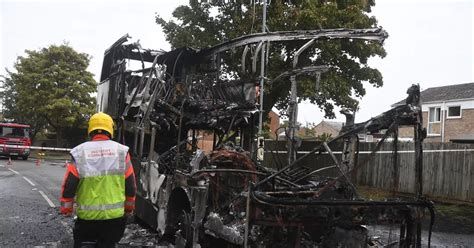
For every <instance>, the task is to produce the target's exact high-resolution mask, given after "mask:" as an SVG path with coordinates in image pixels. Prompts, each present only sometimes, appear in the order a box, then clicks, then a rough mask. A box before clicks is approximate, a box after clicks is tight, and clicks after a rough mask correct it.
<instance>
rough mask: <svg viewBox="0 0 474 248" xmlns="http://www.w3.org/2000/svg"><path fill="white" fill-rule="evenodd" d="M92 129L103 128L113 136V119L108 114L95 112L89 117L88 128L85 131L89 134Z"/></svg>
mask: <svg viewBox="0 0 474 248" xmlns="http://www.w3.org/2000/svg"><path fill="white" fill-rule="evenodd" d="M94 130H104V131H107V132H108V133H110V136H111V137H114V120H112V117H110V115H108V114H105V113H102V112H99V113H95V114H94V115H93V116H91V118H90V119H89V128H88V129H87V133H88V134H89V135H90V134H91V132H92V131H94Z"/></svg>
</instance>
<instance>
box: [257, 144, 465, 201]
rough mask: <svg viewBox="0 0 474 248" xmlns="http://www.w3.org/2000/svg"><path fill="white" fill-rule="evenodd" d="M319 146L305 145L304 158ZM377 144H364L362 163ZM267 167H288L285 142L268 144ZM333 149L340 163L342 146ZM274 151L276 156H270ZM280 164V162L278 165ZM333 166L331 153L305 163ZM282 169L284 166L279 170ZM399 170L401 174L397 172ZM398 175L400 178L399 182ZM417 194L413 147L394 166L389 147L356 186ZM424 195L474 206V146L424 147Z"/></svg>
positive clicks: (405, 147)
mask: <svg viewBox="0 0 474 248" xmlns="http://www.w3.org/2000/svg"><path fill="white" fill-rule="evenodd" d="M317 145H318V143H316V142H306V143H303V145H302V147H301V148H300V154H299V155H298V156H303V155H304V154H305V153H307V152H308V151H309V150H311V148H314V147H316V146H317ZM375 145H376V144H375V143H361V144H360V153H359V159H358V161H359V162H362V161H364V160H365V158H366V157H367V156H368V155H369V153H370V151H371V150H372V149H373V148H374V147H375ZM266 148H268V149H267V152H266V154H265V165H266V166H269V167H276V168H278V167H280V166H281V165H285V164H286V163H285V161H286V152H285V148H284V143H282V142H266ZM331 149H332V150H333V151H334V152H335V153H336V156H337V157H338V158H339V159H340V156H341V150H342V144H334V145H333V146H331ZM270 150H271V151H273V154H272V153H271V152H270ZM278 161H280V162H278ZM331 164H333V162H332V160H331V158H330V157H329V155H328V154H327V153H319V154H315V155H311V156H309V157H308V158H306V159H304V160H303V161H302V165H303V166H307V167H310V168H321V167H325V166H328V165H331ZM279 165H280V166H279ZM397 169H398V172H397V171H396V170H397ZM337 174H338V172H337V171H335V170H332V171H327V172H326V174H325V176H336V175H337ZM397 175H398V178H397ZM397 181H398V186H396V187H395V190H396V191H398V192H405V193H414V192H415V191H414V189H415V153H414V144H413V143H402V142H399V144H398V160H397V165H396V166H394V160H393V144H392V143H385V144H383V145H382V147H381V149H380V151H379V152H378V153H377V154H376V155H375V156H374V157H373V158H372V159H371V160H370V161H369V162H368V163H367V164H365V165H364V166H361V167H360V168H359V169H358V170H357V173H356V183H357V184H358V185H366V186H370V187H376V188H382V189H388V190H392V189H394V185H396V184H397V183H396V182H397ZM423 193H424V195H426V196H428V197H429V196H434V197H440V198H446V199H453V200H459V201H467V202H474V145H466V144H451V143H425V144H423Z"/></svg>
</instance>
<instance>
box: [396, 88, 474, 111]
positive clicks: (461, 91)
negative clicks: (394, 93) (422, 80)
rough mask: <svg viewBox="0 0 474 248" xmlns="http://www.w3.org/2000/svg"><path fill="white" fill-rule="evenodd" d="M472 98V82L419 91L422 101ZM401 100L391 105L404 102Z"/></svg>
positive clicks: (473, 92) (473, 96)
mask: <svg viewBox="0 0 474 248" xmlns="http://www.w3.org/2000/svg"><path fill="white" fill-rule="evenodd" d="M469 98H474V83H466V84H454V85H447V86H440V87H433V88H428V89H426V90H424V91H422V92H421V93H420V99H421V102H422V103H429V102H442V101H449V100H458V99H459V100H460V99H469ZM404 102H405V100H401V101H399V102H397V103H395V104H393V105H392V106H396V105H400V104H404Z"/></svg>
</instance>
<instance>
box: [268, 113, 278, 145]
mask: <svg viewBox="0 0 474 248" xmlns="http://www.w3.org/2000/svg"><path fill="white" fill-rule="evenodd" d="M268 119H269V127H270V136H271V137H272V138H276V135H275V131H276V130H277V129H278V128H279V127H280V116H279V115H278V114H277V113H275V112H273V111H270V112H269V113H268Z"/></svg>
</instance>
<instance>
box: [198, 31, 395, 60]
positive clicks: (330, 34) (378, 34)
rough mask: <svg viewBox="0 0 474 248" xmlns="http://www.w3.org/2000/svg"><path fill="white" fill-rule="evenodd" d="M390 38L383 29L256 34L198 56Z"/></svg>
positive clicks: (211, 48)
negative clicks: (283, 44) (261, 46)
mask: <svg viewBox="0 0 474 248" xmlns="http://www.w3.org/2000/svg"><path fill="white" fill-rule="evenodd" d="M387 37H388V33H387V32H386V31H385V30H383V29H382V28H368V29H344V28H341V29H321V30H297V31H280V32H269V33H255V34H249V35H244V36H240V37H238V38H235V39H233V40H230V41H227V42H223V43H221V44H218V45H216V46H213V47H210V48H206V49H202V50H200V51H199V52H198V53H197V55H201V56H209V55H211V54H215V53H220V52H224V51H227V50H230V49H233V48H236V47H240V46H245V45H248V44H254V43H259V42H278V41H295V40H311V39H322V38H327V39H361V40H373V41H378V42H383V41H384V40H385V39H386V38H387Z"/></svg>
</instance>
